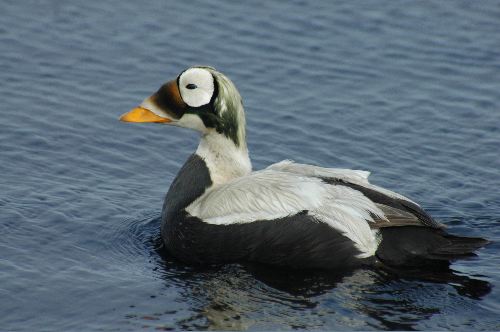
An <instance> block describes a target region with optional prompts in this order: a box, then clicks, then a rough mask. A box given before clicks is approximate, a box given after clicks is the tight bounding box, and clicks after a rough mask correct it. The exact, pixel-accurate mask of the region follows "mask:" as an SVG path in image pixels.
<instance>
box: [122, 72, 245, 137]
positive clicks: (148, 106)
mask: <svg viewBox="0 0 500 332" xmlns="http://www.w3.org/2000/svg"><path fill="white" fill-rule="evenodd" d="M120 120H121V121H125V122H154V123H161V124H168V125H174V126H179V127H185V128H190V129H194V130H197V131H199V132H201V133H202V134H220V135H224V136H226V137H227V138H229V139H231V140H232V141H233V142H234V143H235V145H236V146H240V145H245V144H246V143H245V114H244V111H243V104H242V100H241V96H240V94H239V92H238V90H237V89H236V87H235V86H234V84H233V82H231V80H230V79H229V78H227V77H226V76H225V75H224V74H222V73H220V72H218V71H217V70H215V69H214V68H211V67H203V66H196V67H191V68H188V69H186V70H184V71H183V72H182V73H180V74H179V75H178V76H177V78H176V79H173V80H171V81H169V82H167V83H165V84H164V85H162V86H161V87H160V89H158V91H156V92H155V93H154V94H153V95H151V96H150V97H148V98H146V99H145V100H144V101H143V102H142V103H141V104H140V105H139V106H138V107H136V108H134V109H133V110H131V111H130V112H128V113H125V114H123V115H122V116H121V117H120Z"/></svg>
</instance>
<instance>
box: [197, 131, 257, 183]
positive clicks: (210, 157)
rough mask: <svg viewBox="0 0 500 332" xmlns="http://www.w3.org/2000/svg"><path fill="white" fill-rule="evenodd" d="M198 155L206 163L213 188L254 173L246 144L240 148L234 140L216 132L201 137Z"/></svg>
mask: <svg viewBox="0 0 500 332" xmlns="http://www.w3.org/2000/svg"><path fill="white" fill-rule="evenodd" d="M196 154H197V155H198V156H200V157H201V158H202V159H203V160H204V161H205V162H206V164H207V167H208V170H209V172H210V177H211V179H212V185H213V186H218V185H221V184H223V183H226V182H228V181H231V180H233V179H235V178H239V177H242V176H245V175H247V174H250V173H251V172H252V164H251V162H250V158H249V157H248V149H247V147H246V144H245V142H243V143H242V145H241V146H239V147H238V146H236V144H234V142H233V141H232V140H230V139H229V138H227V137H226V136H224V135H221V134H219V133H217V132H215V131H213V132H210V133H208V134H204V135H203V136H202V137H201V141H200V145H198V149H197V150H196Z"/></svg>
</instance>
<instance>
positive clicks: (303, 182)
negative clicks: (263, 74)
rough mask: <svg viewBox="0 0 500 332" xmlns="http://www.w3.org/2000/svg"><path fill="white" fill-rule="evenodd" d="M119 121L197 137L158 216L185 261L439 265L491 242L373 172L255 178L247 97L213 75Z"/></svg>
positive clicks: (295, 167)
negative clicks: (467, 233) (376, 179)
mask: <svg viewBox="0 0 500 332" xmlns="http://www.w3.org/2000/svg"><path fill="white" fill-rule="evenodd" d="M120 120H121V121H124V122H136V123H145V122H147V123H157V124H161V125H171V126H178V127H184V128H189V129H192V130H195V131H198V132H199V133H200V134H201V138H200V143H199V145H198V148H197V149H196V151H195V152H194V153H193V154H192V155H191V156H190V157H189V158H188V159H187V161H186V162H185V163H184V165H183V166H182V167H181V169H180V171H179V172H178V174H177V176H176V177H175V179H174V180H173V182H172V183H171V185H170V188H169V190H168V192H167V194H166V196H165V200H164V203H163V207H162V213H161V220H162V221H161V227H160V228H161V229H160V233H161V238H162V240H163V244H164V247H165V249H166V250H167V252H168V253H169V254H170V255H171V256H173V257H174V258H175V259H177V260H179V261H181V262H183V263H186V264H190V265H213V264H226V263H245V262H248V263H259V264H265V265H268V266H269V265H270V266H273V267H283V268H291V269H327V270H333V269H337V270H341V269H347V268H353V267H360V266H375V265H383V266H387V267H417V268H418V267H422V266H428V267H441V266H449V264H450V262H452V261H454V260H456V259H460V258H466V257H471V256H475V251H476V250H478V249H479V248H481V247H483V246H485V245H486V244H487V243H488V241H487V240H485V239H483V238H478V237H464V236H457V235H452V234H450V233H448V232H447V231H446V230H445V225H443V224H442V223H440V222H437V221H436V220H435V219H434V218H432V217H431V216H430V215H429V214H428V213H427V212H425V211H424V210H423V209H422V207H420V205H418V204H417V203H416V202H414V201H412V200H411V199H409V198H407V197H405V196H403V195H400V194H398V193H396V192H393V191H391V190H388V189H385V188H382V187H380V186H377V185H375V184H372V183H370V182H369V181H368V176H369V175H370V173H369V172H367V171H361V170H351V169H342V168H326V167H320V166H314V165H307V164H300V163H295V162H293V161H291V160H284V161H281V162H278V163H275V164H272V165H270V166H268V167H267V168H264V169H262V170H257V171H254V170H252V165H251V161H250V158H249V151H248V147H247V142H246V126H245V112H244V107H243V102H242V98H241V95H240V93H239V92H238V90H237V89H236V87H235V85H234V83H233V82H232V81H231V80H230V79H229V78H228V77H227V76H226V75H224V74H222V73H221V72H219V71H217V70H216V69H214V68H212V67H209V66H193V67H189V68H187V69H185V70H184V71H182V72H181V73H180V74H179V75H178V76H177V77H176V78H174V79H173V80H171V81H169V82H167V83H165V84H164V85H162V86H161V87H160V88H159V89H158V91H156V92H155V93H154V94H153V95H151V96H150V97H148V98H146V99H145V100H144V101H143V102H142V103H141V104H140V105H139V106H138V107H135V108H133V109H132V110H131V111H129V112H127V113H125V114H123V115H122V116H121V117H120Z"/></svg>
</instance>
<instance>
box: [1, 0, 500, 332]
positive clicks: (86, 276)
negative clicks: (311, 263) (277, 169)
mask: <svg viewBox="0 0 500 332" xmlns="http://www.w3.org/2000/svg"><path fill="white" fill-rule="evenodd" d="M0 12H1V15H0V96H1V104H0V330H2V331H11V330H12V331H55V330H60V331H70V330H78V331H80V330H104V331H112V330H133V331H138V330H170V329H181V328H185V329H207V328H210V329H252V330H262V329H266V330H269V329H280V330H287V329H342V330H356V329H358V330H359V329H363V330H370V329H436V330H442V329H451V330H471V329H477V330H498V329H500V290H499V288H500V287H499V286H500V273H499V267H500V258H499V254H498V253H499V250H500V227H499V226H500V171H499V170H500V156H499V154H500V3H499V2H498V1H453V2H452V1H434V2H430V1H418V2H417V1H415V2H409V1H408V2H407V1H355V2H354V1H353V2H351V1H345V2H340V1H335V2H333V1H331V2H327V1H323V2H321V1H311V2H306V1H291V2H286V3H285V2H283V3H280V4H278V3H270V2H267V1H262V2H260V3H258V2H253V1H248V2H242V1H217V2H214V1H185V2H182V1H178V2H172V1H160V0H158V1H148V2H140V1H114V2H108V1H93V2H84V1H10V0H9V1H5V0H4V1H2V2H1V3H0ZM193 64H208V65H212V66H214V67H216V68H218V69H219V70H221V71H222V72H224V73H226V74H227V75H228V76H229V77H230V78H232V79H233V81H234V82H235V83H236V85H237V86H238V87H239V89H240V91H241V93H242V95H243V97H244V101H245V105H246V111H247V118H248V141H249V147H250V150H251V155H252V159H253V163H254V168H255V169H260V168H263V167H265V166H266V165H268V164H270V163H273V162H276V161H280V160H282V159H285V158H291V159H294V160H296V161H298V162H305V163H312V164H317V165H323V166H333V167H347V168H357V169H365V170H370V171H372V172H373V173H372V176H371V181H372V182H374V183H376V184H378V185H382V186H386V187H388V188H390V189H393V190H396V191H399V192H401V193H403V194H405V195H407V196H409V197H411V198H413V199H414V200H416V201H418V202H420V203H421V204H422V205H423V206H424V207H425V208H426V209H427V210H429V211H430V212H431V214H433V215H434V216H435V217H436V218H437V219H438V220H439V221H441V222H443V223H445V224H447V225H448V227H449V230H450V232H452V233H455V234H462V235H471V236H484V237H487V238H489V239H490V240H493V241H496V242H494V243H493V244H491V245H490V246H489V247H487V248H486V249H483V250H481V251H480V253H479V256H478V257H477V258H475V259H472V260H469V261H460V262H457V263H455V264H453V265H452V269H453V270H454V271H455V272H453V273H449V274H448V275H442V274H441V275H439V274H436V273H428V274H427V275H418V274H416V273H409V274H407V275H399V276H398V275H396V274H394V273H389V272H382V271H372V270H358V271H354V272H353V273H350V274H346V275H340V276H333V275H331V274H326V275H321V274H314V275H303V274H299V273H297V274H290V273H279V272H276V271H265V270H261V269H259V268H256V267H251V266H240V265H229V266H225V267H219V268H210V269H205V270H194V269H192V268H189V267H185V266H183V265H182V264H178V263H176V262H174V261H172V260H170V259H169V258H168V257H165V258H162V257H161V256H160V254H159V252H158V251H157V250H156V247H157V243H156V239H157V238H158V231H159V219H158V217H159V214H160V209H161V205H162V200H163V196H164V194H165V192H166V191H167V188H168V186H169V184H170V182H171V181H172V179H173V177H174V176H175V174H176V172H177V170H178V169H179V168H180V166H181V165H182V163H183V162H184V160H185V159H186V158H187V157H188V155H189V154H191V153H192V152H193V151H194V149H195V148H196V146H197V143H198V138H197V135H196V134H195V133H194V132H190V131H187V130H182V129H179V128H171V127H168V128H167V127H162V126H159V125H131V124H124V123H120V122H118V121H117V118H118V116H119V115H120V114H122V113H124V112H125V111H128V110H129V109H130V108H131V107H133V106H135V105H137V104H138V103H139V102H140V101H142V99H143V98H144V97H146V96H149V95H150V94H151V93H152V92H154V91H155V90H156V89H157V88H158V87H159V86H160V85H161V84H162V83H163V82H165V81H167V80H169V79H171V78H173V77H174V76H175V75H177V74H178V72H180V71H181V70H183V69H185V68H186V67H187V66H190V65H193Z"/></svg>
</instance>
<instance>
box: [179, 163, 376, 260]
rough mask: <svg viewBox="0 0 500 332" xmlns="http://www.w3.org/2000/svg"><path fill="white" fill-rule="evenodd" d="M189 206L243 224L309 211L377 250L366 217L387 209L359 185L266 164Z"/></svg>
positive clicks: (219, 220)
mask: <svg viewBox="0 0 500 332" xmlns="http://www.w3.org/2000/svg"><path fill="white" fill-rule="evenodd" d="M186 211H187V212H188V213H189V214H191V215H192V216H196V217H198V218H200V219H202V220H203V221H204V222H206V223H210V224H217V225H229V224H242V223H250V222H254V221H258V220H275V219H279V218H284V217H287V216H291V215H295V214H297V213H300V212H302V211H308V213H309V214H310V215H311V216H313V217H314V218H315V219H317V220H318V221H321V222H324V223H327V224H329V225H330V226H331V227H333V228H335V229H337V230H339V231H341V232H342V233H343V234H344V235H345V236H346V237H348V238H350V239H351V240H352V241H353V242H354V243H355V245H356V246H357V248H358V249H359V250H360V251H361V252H362V254H360V257H368V256H371V255H373V254H374V252H375V250H376V247H377V245H378V243H377V239H376V234H375V233H374V231H372V230H371V229H370V226H369V225H368V222H373V217H372V216H377V217H378V218H381V219H383V218H384V213H383V212H382V210H380V209H379V208H378V207H377V206H376V205H375V204H374V203H373V202H372V201H371V200H369V199H368V198H367V197H365V196H364V195H363V194H362V193H360V192H359V191H356V190H353V189H351V188H349V187H346V186H334V185H329V184H327V183H325V182H324V181H321V179H318V178H314V177H306V176H302V175H299V174H294V173H289V172H282V171H277V170H273V169H265V170H262V171H259V172H254V173H252V174H250V175H248V176H245V177H241V178H238V179H236V180H233V181H231V182H228V183H226V184H223V185H219V186H216V187H213V188H210V189H208V190H207V191H206V192H205V193H204V194H203V195H202V196H201V197H199V198H198V199H196V200H195V201H194V202H193V203H192V204H191V205H190V206H188V208H187V209H186Z"/></svg>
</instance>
